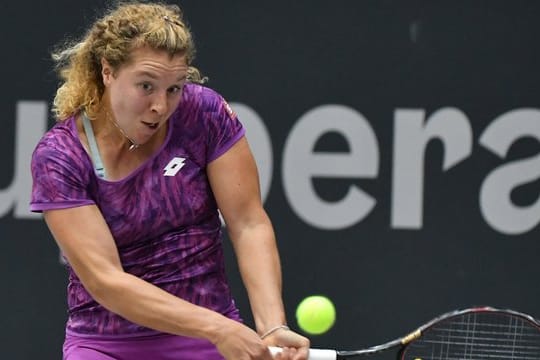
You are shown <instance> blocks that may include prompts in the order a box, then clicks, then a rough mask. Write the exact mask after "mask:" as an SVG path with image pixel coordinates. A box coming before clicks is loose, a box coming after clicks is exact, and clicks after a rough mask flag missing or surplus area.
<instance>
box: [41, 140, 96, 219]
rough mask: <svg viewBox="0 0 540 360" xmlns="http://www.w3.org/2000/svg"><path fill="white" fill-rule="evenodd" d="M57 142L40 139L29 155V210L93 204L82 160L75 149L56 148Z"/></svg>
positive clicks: (69, 147) (83, 160)
mask: <svg viewBox="0 0 540 360" xmlns="http://www.w3.org/2000/svg"><path fill="white" fill-rule="evenodd" d="M57 140H59V139H51V136H49V138H48V141H47V140H45V139H44V140H42V141H41V142H40V143H39V144H38V146H37V147H36V149H35V150H34V153H33V154H32V162H31V171H32V180H33V182H32V196H31V201H30V210H31V211H33V212H42V211H44V210H53V209H65V208H72V207H77V206H82V205H90V204H94V203H95V202H94V200H93V199H92V198H91V196H90V194H89V192H88V188H89V185H88V184H89V181H88V174H87V171H85V170H84V166H83V164H84V162H85V159H82V156H81V153H80V152H79V153H77V152H76V151H73V148H74V146H58V144H56V141H57Z"/></svg>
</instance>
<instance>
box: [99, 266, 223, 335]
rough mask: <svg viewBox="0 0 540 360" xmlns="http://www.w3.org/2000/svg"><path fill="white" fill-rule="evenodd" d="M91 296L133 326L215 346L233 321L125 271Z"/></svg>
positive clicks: (117, 272)
mask: <svg viewBox="0 0 540 360" xmlns="http://www.w3.org/2000/svg"><path fill="white" fill-rule="evenodd" d="M90 293H91V295H92V296H93V297H94V298H95V300H96V301H97V302H99V303H100V304H101V305H103V306H104V307H105V308H107V309H108V310H110V311H112V312H114V313H116V314H118V315H120V316H122V317H124V318H126V319H128V320H130V321H131V322H134V323H137V324H140V325H142V326H145V327H148V328H151V329H155V330H158V331H162V332H166V333H171V334H177V335H184V336H190V337H197V338H205V339H208V340H210V341H211V342H213V343H215V342H216V341H217V337H218V335H219V331H220V328H222V326H223V324H224V322H227V321H231V320H228V319H227V318H225V317H224V316H222V315H221V314H219V313H216V312H214V311H211V310H209V309H206V308H203V307H200V306H196V305H194V304H191V303H189V302H187V301H184V300H182V299H180V298H178V297H176V296H174V295H172V294H169V293H167V292H166V291H164V290H162V289H160V288H158V287H156V286H154V285H152V284H150V283H148V282H146V281H144V280H142V279H140V278H138V277H135V276H133V275H131V274H128V273H125V272H123V271H115V272H114V273H113V274H108V276H107V278H106V279H104V280H102V281H100V283H99V284H97V285H96V286H93V287H92V289H91V290H90Z"/></svg>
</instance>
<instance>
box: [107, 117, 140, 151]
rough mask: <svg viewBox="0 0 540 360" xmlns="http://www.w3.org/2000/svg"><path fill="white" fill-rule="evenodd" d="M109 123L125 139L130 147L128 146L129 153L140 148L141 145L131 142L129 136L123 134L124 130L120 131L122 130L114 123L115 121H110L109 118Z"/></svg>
mask: <svg viewBox="0 0 540 360" xmlns="http://www.w3.org/2000/svg"><path fill="white" fill-rule="evenodd" d="M111 121H112V123H113V124H114V126H116V128H117V129H118V130H119V131H120V133H121V134H122V136H123V137H124V138H126V139H127V140H128V141H129V143H130V145H129V149H128V150H129V151H133V150H135V149H137V148H138V147H139V146H141V144H137V143H136V142H135V141H133V139H131V138H130V137H129V136H127V135H126V133H125V132H124V130H122V128H121V127H120V125H118V123H117V122H116V120H114V119H112V118H111Z"/></svg>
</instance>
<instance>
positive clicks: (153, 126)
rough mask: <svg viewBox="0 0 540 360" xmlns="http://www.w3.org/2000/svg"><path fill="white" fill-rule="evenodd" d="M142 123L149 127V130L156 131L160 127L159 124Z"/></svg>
mask: <svg viewBox="0 0 540 360" xmlns="http://www.w3.org/2000/svg"><path fill="white" fill-rule="evenodd" d="M142 123H143V124H144V125H145V126H147V127H148V128H150V129H152V130H155V129H157V127H158V125H159V122H146V121H142Z"/></svg>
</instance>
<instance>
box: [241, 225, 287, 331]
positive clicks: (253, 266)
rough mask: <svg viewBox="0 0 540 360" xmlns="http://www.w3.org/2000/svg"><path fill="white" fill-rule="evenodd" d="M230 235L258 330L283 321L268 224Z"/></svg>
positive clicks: (278, 268) (278, 270) (276, 259)
mask: <svg viewBox="0 0 540 360" xmlns="http://www.w3.org/2000/svg"><path fill="white" fill-rule="evenodd" d="M231 238H234V240H233V245H234V248H235V252H236V256H237V259H238V266H239V270H240V273H241V275H242V279H243V282H244V285H245V287H246V290H247V293H248V297H249V301H250V305H251V309H252V313H253V318H254V320H255V325H256V327H257V331H258V332H259V334H262V333H263V332H265V331H267V330H268V329H270V328H272V327H274V326H276V325H281V324H285V322H286V319H285V311H284V306H283V301H282V276H281V265H280V260H279V255H278V251H277V247H276V242H275V238H274V232H273V229H272V226H271V224H269V223H266V222H263V223H260V224H257V225H255V226H252V227H248V228H246V229H243V230H242V231H241V232H240V233H238V234H235V235H231Z"/></svg>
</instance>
